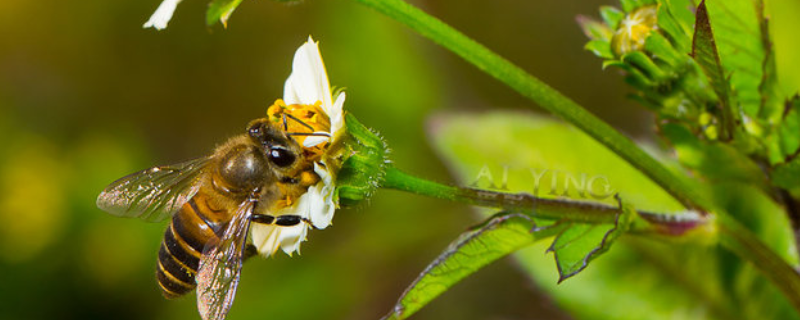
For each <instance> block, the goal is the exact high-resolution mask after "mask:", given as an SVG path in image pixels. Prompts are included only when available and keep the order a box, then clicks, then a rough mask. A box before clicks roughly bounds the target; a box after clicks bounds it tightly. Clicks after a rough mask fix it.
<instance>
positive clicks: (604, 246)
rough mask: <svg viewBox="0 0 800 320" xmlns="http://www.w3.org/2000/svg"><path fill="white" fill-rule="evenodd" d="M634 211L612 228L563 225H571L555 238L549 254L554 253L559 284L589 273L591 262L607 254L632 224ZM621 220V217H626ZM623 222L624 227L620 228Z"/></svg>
mask: <svg viewBox="0 0 800 320" xmlns="http://www.w3.org/2000/svg"><path fill="white" fill-rule="evenodd" d="M631 214H633V211H630V210H626V211H625V214H620V215H618V216H617V220H616V222H615V223H613V224H594V225H592V224H583V223H571V222H566V221H564V222H561V223H562V224H568V225H569V226H568V227H566V229H565V230H564V231H562V232H561V233H559V234H558V236H556V239H555V240H554V241H553V243H552V244H551V245H550V248H549V249H547V250H548V251H551V252H553V254H554V255H555V258H556V265H557V266H558V274H559V278H558V282H559V283H561V282H562V281H564V280H566V279H568V278H570V277H572V276H574V275H576V274H578V273H579V272H581V271H583V269H586V267H587V266H588V265H589V262H590V261H592V260H593V259H595V258H597V257H598V256H599V255H600V254H602V253H604V252H606V251H607V250H608V249H609V247H610V246H611V243H612V242H613V241H614V240H616V239H617V237H619V236H620V235H621V234H622V233H623V232H624V231H625V230H626V225H625V224H626V223H627V222H628V221H629V220H630V219H629V218H630V216H631ZM623 216H624V218H622V219H620V218H621V217H623ZM620 220H621V221H622V223H623V225H620Z"/></svg>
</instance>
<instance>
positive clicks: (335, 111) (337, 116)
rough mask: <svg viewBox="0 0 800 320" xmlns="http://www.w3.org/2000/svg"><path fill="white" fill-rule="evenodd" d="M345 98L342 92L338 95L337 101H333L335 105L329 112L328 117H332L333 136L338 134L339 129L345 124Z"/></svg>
mask: <svg viewBox="0 0 800 320" xmlns="http://www.w3.org/2000/svg"><path fill="white" fill-rule="evenodd" d="M344 99H345V94H344V92H342V93H340V94H339V96H337V97H336V101H335V102H334V103H333V106H332V107H331V110H330V112H329V113H328V118H330V119H331V136H334V137H335V136H336V133H337V132H339V129H341V128H342V126H344V114H343V113H342V108H343V107H344Z"/></svg>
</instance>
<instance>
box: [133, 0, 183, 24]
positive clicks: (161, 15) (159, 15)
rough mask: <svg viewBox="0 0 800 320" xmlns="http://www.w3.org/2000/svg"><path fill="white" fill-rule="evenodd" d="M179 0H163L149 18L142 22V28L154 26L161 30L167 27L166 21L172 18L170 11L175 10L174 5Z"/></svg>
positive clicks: (176, 4)
mask: <svg viewBox="0 0 800 320" xmlns="http://www.w3.org/2000/svg"><path fill="white" fill-rule="evenodd" d="M180 2H181V0H164V1H163V2H161V4H160V5H159V6H158V9H156V12H153V15H152V16H150V20H147V22H145V23H144V25H143V26H142V27H144V28H156V29H157V30H162V29H164V28H166V27H167V23H169V20H170V19H172V13H173V12H175V7H177V6H178V3H180Z"/></svg>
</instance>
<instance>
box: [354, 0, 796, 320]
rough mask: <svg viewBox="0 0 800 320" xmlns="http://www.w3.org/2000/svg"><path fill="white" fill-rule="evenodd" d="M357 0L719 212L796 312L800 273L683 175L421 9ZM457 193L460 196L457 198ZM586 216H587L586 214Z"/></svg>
mask: <svg viewBox="0 0 800 320" xmlns="http://www.w3.org/2000/svg"><path fill="white" fill-rule="evenodd" d="M356 1H358V2H360V3H362V4H364V5H366V6H367V7H370V8H373V9H374V10H376V11H378V12H380V13H383V14H385V15H386V16H388V17H390V18H392V19H395V20H397V21H398V22H401V23H403V24H405V25H406V26H408V27H409V28H411V29H412V30H414V31H416V32H417V33H419V34H420V35H422V36H424V37H426V38H428V39H430V40H432V41H434V42H436V43H438V44H439V45H441V46H443V47H444V48H446V49H448V50H450V51H452V52H453V53H455V54H457V55H458V56H460V57H461V58H463V59H464V60H466V61H467V62H469V63H471V64H472V65H474V66H475V67H477V68H478V69H480V70H481V71H483V72H485V73H487V74H489V75H490V76H492V77H494V78H495V79H497V80H499V81H501V82H503V83H505V84H506V85H508V86H509V87H511V88H512V89H514V90H516V91H517V92H518V93H520V94H521V95H523V96H525V97H526V98H528V99H530V100H531V101H533V102H535V103H536V104H538V105H539V106H541V107H542V108H544V109H546V110H548V111H549V112H551V113H553V114H555V115H557V116H559V117H561V118H563V119H564V120H566V121H567V122H569V123H571V124H573V125H575V126H576V127H578V128H579V129H581V130H582V131H584V132H586V133H587V134H588V135H589V136H591V137H593V138H594V139H595V140H597V141H598V142H600V143H602V144H603V145H605V146H606V147H608V148H609V149H610V150H612V151H613V152H614V153H616V154H618V155H619V156H620V157H622V158H623V159H625V160H626V161H628V162H629V163H630V164H631V165H632V166H633V167H635V168H637V169H638V170H639V171H641V172H642V173H644V174H645V175H646V176H648V177H649V178H650V179H651V180H653V181H654V182H655V183H656V184H658V185H659V186H661V187H662V188H663V189H664V190H665V191H667V192H668V193H669V194H670V195H672V196H673V197H674V198H675V199H676V200H678V201H679V202H681V203H682V204H683V205H684V206H686V207H687V208H689V209H698V210H700V211H701V212H713V213H717V214H718V216H719V219H717V220H716V223H717V224H718V225H719V229H720V233H719V235H720V243H721V244H722V245H724V246H725V247H726V248H728V250H731V251H732V252H734V253H736V254H737V255H739V256H740V257H741V258H743V259H745V260H748V261H750V262H751V263H753V264H754V265H755V266H756V267H757V268H758V269H760V270H761V272H762V273H763V274H764V275H765V276H766V277H767V278H769V279H770V280H771V281H772V282H773V283H774V284H775V285H776V286H778V287H779V288H780V289H781V291H782V292H783V293H784V295H785V296H786V297H787V299H789V300H790V302H791V303H792V305H793V306H794V308H795V310H796V311H798V312H799V313H800V294H798V292H800V274H798V273H797V272H796V271H795V270H794V269H793V268H792V267H791V266H790V265H789V264H788V263H786V261H784V260H783V259H782V258H781V257H779V256H778V255H777V254H775V252H773V251H772V250H770V249H769V248H768V247H766V246H765V245H764V244H763V243H762V242H761V241H759V239H758V238H757V237H756V236H755V235H754V234H752V232H750V231H749V230H748V229H746V228H745V227H744V226H742V225H741V224H740V223H739V222H738V221H736V220H735V219H733V218H732V217H730V216H729V215H728V214H727V213H726V212H725V211H724V210H722V209H720V208H717V207H715V206H714V204H713V203H712V202H711V201H709V200H708V199H707V198H706V197H705V196H704V195H703V194H702V193H701V192H697V188H696V187H693V186H692V185H691V184H690V183H689V182H688V181H686V180H684V178H683V177H681V176H678V175H675V174H673V173H672V172H670V171H669V170H667V168H666V167H664V166H663V165H661V163H659V162H658V161H656V160H655V159H654V158H653V157H651V156H650V155H648V154H647V153H645V152H644V151H643V150H642V149H640V148H638V147H637V146H636V144H634V143H633V141H631V140H630V139H628V138H627V137H625V136H624V135H623V134H621V133H620V132H618V131H616V130H615V129H614V128H613V127H611V126H610V125H608V124H607V123H605V122H603V121H602V120H600V119H599V118H597V117H596V116H594V115H593V114H591V113H590V112H589V111H587V110H585V109H584V108H583V107H581V106H580V105H578V104H577V103H575V102H574V101H572V100H570V99H569V98H567V97H566V96H564V95H563V94H561V93H559V92H558V91H556V90H555V89H553V88H551V87H550V86H548V85H547V84H545V83H543V82H542V81H540V80H539V79H537V78H536V77H534V76H532V75H530V74H528V73H527V72H525V71H524V70H522V69H521V68H519V67H517V66H516V65H514V64H513V63H511V62H510V61H508V60H506V59H504V58H503V57H501V56H499V55H497V54H496V53H494V52H492V51H491V50H489V49H488V48H486V47H485V46H483V45H481V44H479V43H477V42H476V41H474V40H472V39H470V38H469V37H467V36H466V35H464V34H462V33H461V32H459V31H458V30H456V29H454V28H452V27H451V26H449V25H447V24H446V23H444V22H442V21H441V20H439V19H436V18H434V17H432V16H430V15H428V14H426V13H425V12H423V11H422V10H420V9H418V8H416V7H414V6H412V5H410V4H408V3H406V2H404V1H402V0H356ZM387 180H388V179H387ZM387 182H388V183H387V184H386V186H387V187H390V188H395V189H400V190H405V191H411V192H415V193H420V194H423V193H422V192H429V193H427V194H426V195H429V196H434V197H440V198H445V199H450V200H457V201H464V202H467V203H476V204H477V203H479V202H481V201H482V200H479V199H473V198H471V197H470V196H469V195H467V194H464V193H463V192H462V193H458V192H449V191H455V190H448V189H447V188H445V187H441V186H436V185H431V184H429V183H421V182H420V183H419V184H418V185H417V186H416V187H420V188H422V189H420V190H422V191H418V190H412V189H413V188H410V187H409V186H408V185H404V183H412V182H411V180H408V181H396V182H397V183H396V184H395V183H392V181H387ZM416 187H415V188H416ZM459 197H464V198H461V199H460V198H459ZM470 201H472V202H470ZM543 205H544V204H543ZM586 218H590V217H588V215H587V217H586Z"/></svg>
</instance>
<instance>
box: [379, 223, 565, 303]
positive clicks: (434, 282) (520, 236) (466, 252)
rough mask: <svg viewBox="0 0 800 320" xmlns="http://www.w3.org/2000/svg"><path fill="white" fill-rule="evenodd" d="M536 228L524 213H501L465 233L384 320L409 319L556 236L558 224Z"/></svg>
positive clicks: (421, 275) (413, 285) (435, 262)
mask: <svg viewBox="0 0 800 320" xmlns="http://www.w3.org/2000/svg"><path fill="white" fill-rule="evenodd" d="M532 230H534V223H533V221H532V220H531V219H530V218H529V217H527V216H524V215H520V214H509V213H500V214H497V215H495V216H494V217H493V218H491V219H490V220H489V221H488V222H486V223H485V224H483V225H482V226H479V227H477V228H476V229H474V230H472V231H469V232H467V233H464V234H462V235H461V236H460V237H459V238H458V239H457V240H456V241H454V242H453V243H452V244H451V245H450V246H449V247H448V248H447V249H446V250H445V251H444V252H442V254H440V255H439V257H438V258H436V260H434V261H433V262H432V263H431V264H430V265H428V267H427V268H425V270H424V271H422V273H421V274H420V275H419V277H418V278H417V279H416V280H414V282H413V283H412V284H411V285H410V286H409V287H408V289H406V291H405V292H404V293H403V295H402V296H401V297H400V299H399V300H398V302H397V304H396V305H395V307H394V308H393V309H392V311H391V312H390V313H389V314H388V315H386V316H385V317H384V319H406V318H408V317H410V316H411V315H413V314H414V313H416V312H417V311H418V310H419V309H420V308H422V307H423V306H425V305H427V304H428V303H429V302H430V301H432V300H433V299H435V298H436V297H438V296H439V295H441V294H442V293H444V292H445V291H446V290H447V289H449V288H450V287H452V286H453V285H455V284H456V283H458V282H459V281H461V280H462V279H464V278H466V277H467V276H469V275H470V274H473V273H474V272H476V271H478V270H480V269H481V268H483V267H484V266H486V265H488V264H490V263H492V262H494V261H496V260H498V259H500V258H503V257H505V256H507V255H509V254H511V253H512V252H514V251H517V250H519V249H520V248H522V247H525V246H528V245H530V244H531V243H533V241H535V240H536V239H541V238H545V237H548V236H552V235H553V234H554V232H556V231H558V230H560V229H559V228H557V227H549V228H541V229H536V230H535V232H532Z"/></svg>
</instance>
